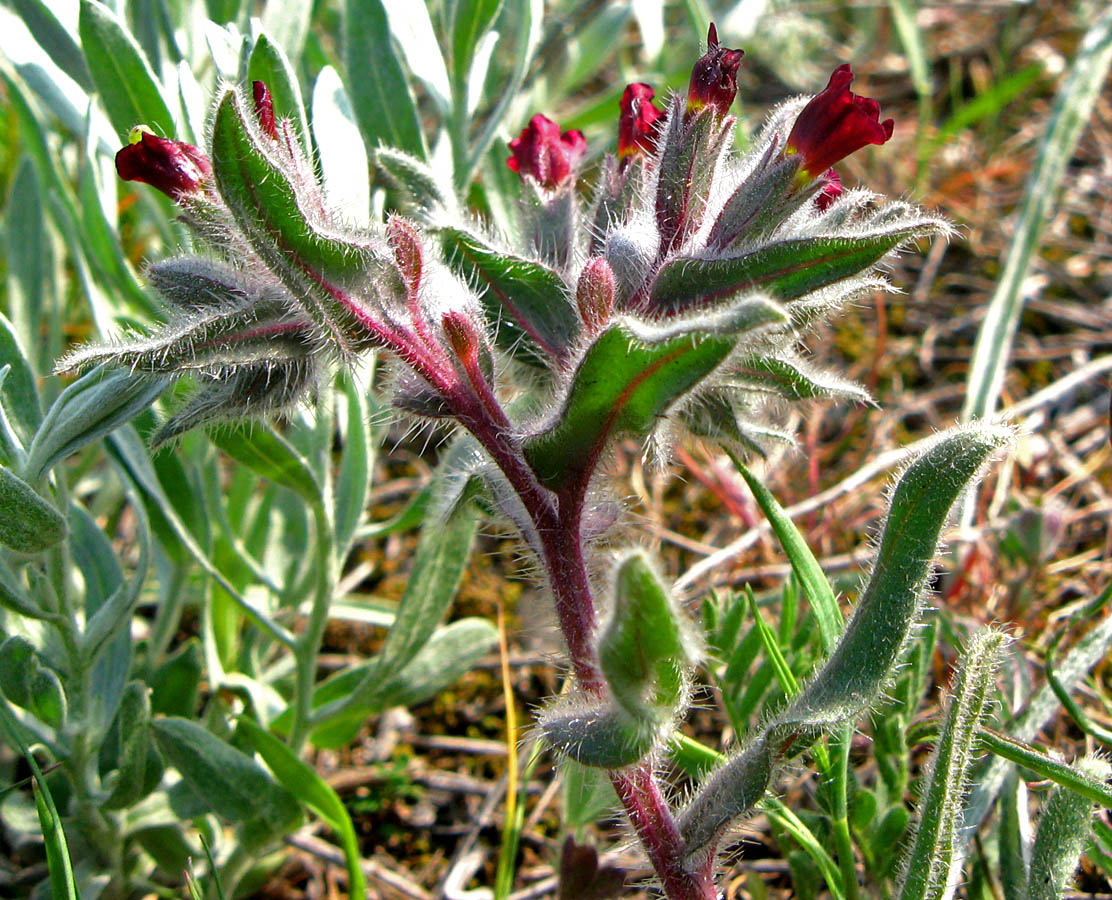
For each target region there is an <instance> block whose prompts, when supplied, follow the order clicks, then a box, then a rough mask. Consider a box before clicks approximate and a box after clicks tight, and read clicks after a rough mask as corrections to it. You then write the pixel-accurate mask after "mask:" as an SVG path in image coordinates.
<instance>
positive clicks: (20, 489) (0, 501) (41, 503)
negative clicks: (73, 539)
mask: <svg viewBox="0 0 1112 900" xmlns="http://www.w3.org/2000/svg"><path fill="white" fill-rule="evenodd" d="M65 536H66V520H65V519H63V518H62V515H61V513H59V512H58V510H56V509H55V508H54V507H53V506H52V505H51V504H50V503H48V502H47V501H46V500H44V499H43V498H42V497H40V496H39V495H38V494H37V493H35V490H34V489H33V488H32V487H31V486H30V485H29V484H28V483H27V482H26V481H24V480H23V479H22V478H20V477H19V476H18V475H16V474H15V473H14V472H12V471H10V470H9V469H7V468H6V467H4V466H0V544H3V545H4V546H5V547H11V548H12V549H13V550H18V551H19V552H20V553H38V552H40V551H42V550H46V549H47V548H48V547H53V546H54V545H55V544H58V543H61V541H62V540H63V539H64V538H65Z"/></svg>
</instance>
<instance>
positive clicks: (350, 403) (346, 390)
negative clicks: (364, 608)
mask: <svg viewBox="0 0 1112 900" xmlns="http://www.w3.org/2000/svg"><path fill="white" fill-rule="evenodd" d="M372 371H373V369H372ZM341 379H342V387H343V395H344V401H345V403H346V410H347V416H346V418H347V427H346V428H345V429H344V447H343V452H342V454H341V456H340V471H339V474H338V475H337V476H336V490H335V495H336V496H335V506H336V509H335V513H334V519H335V522H336V525H335V528H336V556H337V558H338V559H343V557H344V556H345V555H346V554H347V549H348V547H349V546H351V542H352V539H353V538H354V537H355V529H356V528H357V527H358V525H359V520H360V519H361V518H362V517H363V510H364V507H365V506H366V505H367V493H368V491H369V490H370V486H371V469H372V468H373V467H374V458H375V452H374V449H373V448H372V446H371V432H370V425H369V423H368V421H367V397H366V394H365V393H364V390H363V386H362V384H361V383H360V381H359V380H358V379H357V378H356V376H355V374H354V373H351V372H348V373H345V374H344V375H342V376H341Z"/></svg>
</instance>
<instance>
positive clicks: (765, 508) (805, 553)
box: [727, 450, 845, 653]
mask: <svg viewBox="0 0 1112 900" xmlns="http://www.w3.org/2000/svg"><path fill="white" fill-rule="evenodd" d="M727 453H728V454H729V457H730V459H731V460H732V461H733V464H734V466H735V467H736V468H737V470H738V472H740V473H741V477H742V478H744V479H745V483H746V484H747V485H749V490H751V491H752V492H753V498H754V499H755V500H756V501H757V505H758V506H760V508H761V512H763V513H764V514H765V518H766V519H768V522H769V524H770V525H771V526H772V530H773V531H774V532H775V533H776V538H777V540H779V541H780V546H781V547H783V548H784V553H785V554H787V557H788V561H789V562H790V563H791V566H792V571H793V572H795V575H796V577H797V578H798V579H799V582H800V584H802V585H803V590H804V591H806V592H807V599H808V601H810V603H811V609H812V610H813V612H814V614H815V621H816V622H817V623H818V626H819V632H820V633H821V634H822V643H823V647H825V648H826V651H827V652H828V653H829V652H830V651H831V650H833V649H834V645H835V644H836V643H837V641H838V636H839V635H840V634H841V633H842V629H843V628H844V627H845V623H844V621H843V619H842V611H841V610H840V609H839V608H838V598H837V597H835V596H834V591H833V590H832V589H831V587H830V582H829V581H827V580H826V574H825V573H824V572H823V571H822V566H820V565H819V561H818V560H817V559H815V554H813V553H812V552H811V548H810V547H808V546H807V542H806V541H805V540H804V539H803V535H802V534H800V533H799V529H798V528H796V527H795V523H794V522H793V521H792V520H791V519H790V518H789V517H788V516H787V515H786V514H785V512H784V508H783V507H782V506H781V505H780V503H779V501H777V499H776V498H775V497H774V496H773V494H772V492H771V491H770V490H769V489H768V488H766V487H765V486H764V485H763V484H762V483H761V482H760V481H758V480H757V479H756V478H754V477H753V473H752V472H750V471H749V469H748V467H747V466H746V465H745V464H744V463H743V462H742V461H741V459H740V458H738V457H737V455H735V454H734V453H731V452H730V451H728V450H727Z"/></svg>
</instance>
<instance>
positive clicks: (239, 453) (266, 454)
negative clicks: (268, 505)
mask: <svg viewBox="0 0 1112 900" xmlns="http://www.w3.org/2000/svg"><path fill="white" fill-rule="evenodd" d="M209 437H210V439H211V440H212V442H213V443H214V444H215V445H216V446H217V447H219V448H220V449H221V450H223V451H224V452H225V453H227V454H228V456H230V457H232V459H234V460H236V461H237V462H240V463H242V464H243V465H245V466H247V468H249V469H250V470H251V471H252V472H254V473H255V474H256V475H259V476H261V477H263V478H266V479H269V480H270V481H273V482H274V483H275V484H277V485H281V486H282V487H284V488H286V489H287V490H290V491H293V492H294V493H295V494H297V496H299V497H300V498H301V499H302V500H305V501H306V502H307V503H311V504H319V503H320V502H321V492H320V485H319V484H318V483H317V479H316V476H315V475H314V474H313V471H312V469H311V468H310V467H309V463H308V461H307V460H306V459H305V458H304V457H303V456H302V455H301V454H300V453H298V452H297V451H296V450H295V449H294V448H293V446H292V445H291V444H290V443H289V441H287V440H286V439H285V438H283V437H282V436H281V435H279V434H278V433H277V432H276V431H275V430H274V429H273V428H271V427H270V426H268V425H263V424H259V423H253V424H250V425H235V426H232V427H230V428H217V429H214V430H213V431H212V433H211V434H210V435H209Z"/></svg>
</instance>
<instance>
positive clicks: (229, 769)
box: [151, 718, 301, 836]
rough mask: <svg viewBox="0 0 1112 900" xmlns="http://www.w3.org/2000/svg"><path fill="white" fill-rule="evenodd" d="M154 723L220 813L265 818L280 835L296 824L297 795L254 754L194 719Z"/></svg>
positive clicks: (162, 743)
mask: <svg viewBox="0 0 1112 900" xmlns="http://www.w3.org/2000/svg"><path fill="white" fill-rule="evenodd" d="M151 727H152V729H153V730H154V735H155V739H156V740H157V741H158V746H159V749H160V750H161V751H162V753H163V755H164V756H165V757H166V760H167V761H168V762H169V763H170V765H172V766H174V767H175V768H176V769H177V770H178V771H179V772H181V775H182V778H184V779H185V781H186V783H187V784H188V785H189V786H190V787H191V788H192V789H193V790H194V791H196V792H197V793H198V794H199V795H200V796H201V797H202V798H203V799H204V800H205V802H206V803H208V805H209V806H211V807H212V809H213V810H214V811H215V812H216V813H217V815H219V816H221V817H222V818H224V819H226V820H228V821H229V822H235V823H241V822H244V823H246V822H251V821H254V820H261V821H262V822H263V823H264V824H265V825H266V826H267V827H268V828H269V829H270V830H271V832H272V834H273V835H275V836H277V835H283V834H286V833H288V832H289V831H290V830H291V829H292V828H293V827H294V826H295V824H296V823H297V821H298V819H299V818H300V814H301V813H300V807H299V805H298V802H297V800H296V799H295V798H294V796H293V794H291V793H290V792H289V791H287V790H286V789H285V788H284V787H282V786H281V785H280V784H278V783H277V782H275V781H274V779H273V778H271V777H270V776H269V775H268V774H267V773H266V771H265V770H264V769H263V768H262V767H261V766H260V765H259V764H258V763H256V762H255V761H254V760H253V759H252V758H251V757H250V756H248V755H247V754H245V753H243V752H242V751H240V750H237V749H236V748H235V747H232V746H231V745H229V744H227V743H225V742H224V741H222V740H220V738H218V737H217V736H216V735H214V734H213V733H212V732H210V731H208V730H207V729H206V728H204V727H203V726H202V725H199V724H198V723H196V722H192V721H190V720H188V719H178V718H166V719H155V720H153V721H152V723H151Z"/></svg>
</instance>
